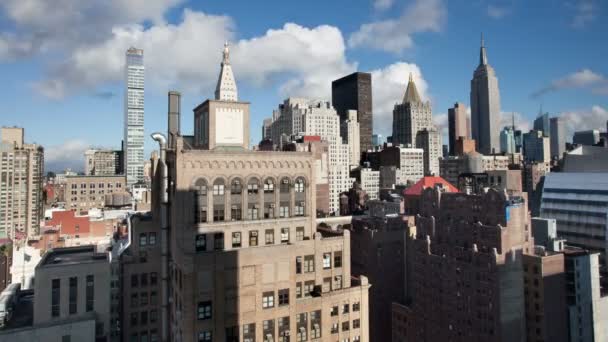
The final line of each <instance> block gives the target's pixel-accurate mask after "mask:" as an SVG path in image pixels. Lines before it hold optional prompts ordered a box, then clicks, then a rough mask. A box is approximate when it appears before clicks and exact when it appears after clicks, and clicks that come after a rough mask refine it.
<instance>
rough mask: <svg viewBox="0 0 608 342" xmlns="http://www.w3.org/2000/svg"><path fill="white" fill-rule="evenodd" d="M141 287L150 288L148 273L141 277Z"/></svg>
mask: <svg viewBox="0 0 608 342" xmlns="http://www.w3.org/2000/svg"><path fill="white" fill-rule="evenodd" d="M139 283H140V284H141V286H148V273H142V274H141V275H140V282H139Z"/></svg>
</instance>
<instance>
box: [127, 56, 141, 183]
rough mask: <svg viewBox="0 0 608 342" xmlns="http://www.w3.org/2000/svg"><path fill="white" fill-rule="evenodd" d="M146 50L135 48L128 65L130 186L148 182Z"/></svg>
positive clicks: (128, 172)
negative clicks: (145, 136) (145, 123)
mask: <svg viewBox="0 0 608 342" xmlns="http://www.w3.org/2000/svg"><path fill="white" fill-rule="evenodd" d="M144 70H145V67H144V51H143V50H141V49H137V48H134V47H131V48H129V49H128V50H127V53H126V65H125V78H126V80H125V81H126V87H125V119H124V140H123V141H124V148H123V150H124V156H123V157H124V163H123V165H124V171H125V175H126V176H127V187H129V188H130V187H131V186H132V185H133V184H135V183H138V182H143V181H144Z"/></svg>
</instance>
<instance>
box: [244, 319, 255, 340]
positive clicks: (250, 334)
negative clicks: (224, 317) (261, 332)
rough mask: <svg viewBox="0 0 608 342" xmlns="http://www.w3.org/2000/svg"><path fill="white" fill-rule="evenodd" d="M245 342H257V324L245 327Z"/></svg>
mask: <svg viewBox="0 0 608 342" xmlns="http://www.w3.org/2000/svg"><path fill="white" fill-rule="evenodd" d="M243 342H255V323H250V324H245V325H243Z"/></svg>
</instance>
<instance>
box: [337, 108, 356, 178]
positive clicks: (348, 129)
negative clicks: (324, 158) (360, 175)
mask: <svg viewBox="0 0 608 342" xmlns="http://www.w3.org/2000/svg"><path fill="white" fill-rule="evenodd" d="M347 113H348V118H347V120H346V121H342V122H341V123H340V131H341V132H342V138H343V140H344V142H345V143H347V144H348V150H349V154H350V156H349V163H350V165H351V166H353V167H357V166H358V165H359V161H360V160H361V144H360V141H361V137H360V136H359V133H360V132H361V130H360V127H359V126H360V124H359V122H358V121H357V111H356V110H350V109H349V110H348V111H347Z"/></svg>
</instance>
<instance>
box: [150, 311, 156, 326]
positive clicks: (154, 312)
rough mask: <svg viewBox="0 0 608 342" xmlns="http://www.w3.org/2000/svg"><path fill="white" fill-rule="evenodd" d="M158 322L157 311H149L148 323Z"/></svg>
mask: <svg viewBox="0 0 608 342" xmlns="http://www.w3.org/2000/svg"><path fill="white" fill-rule="evenodd" d="M157 320H158V311H156V310H150V323H156V321H157Z"/></svg>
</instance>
